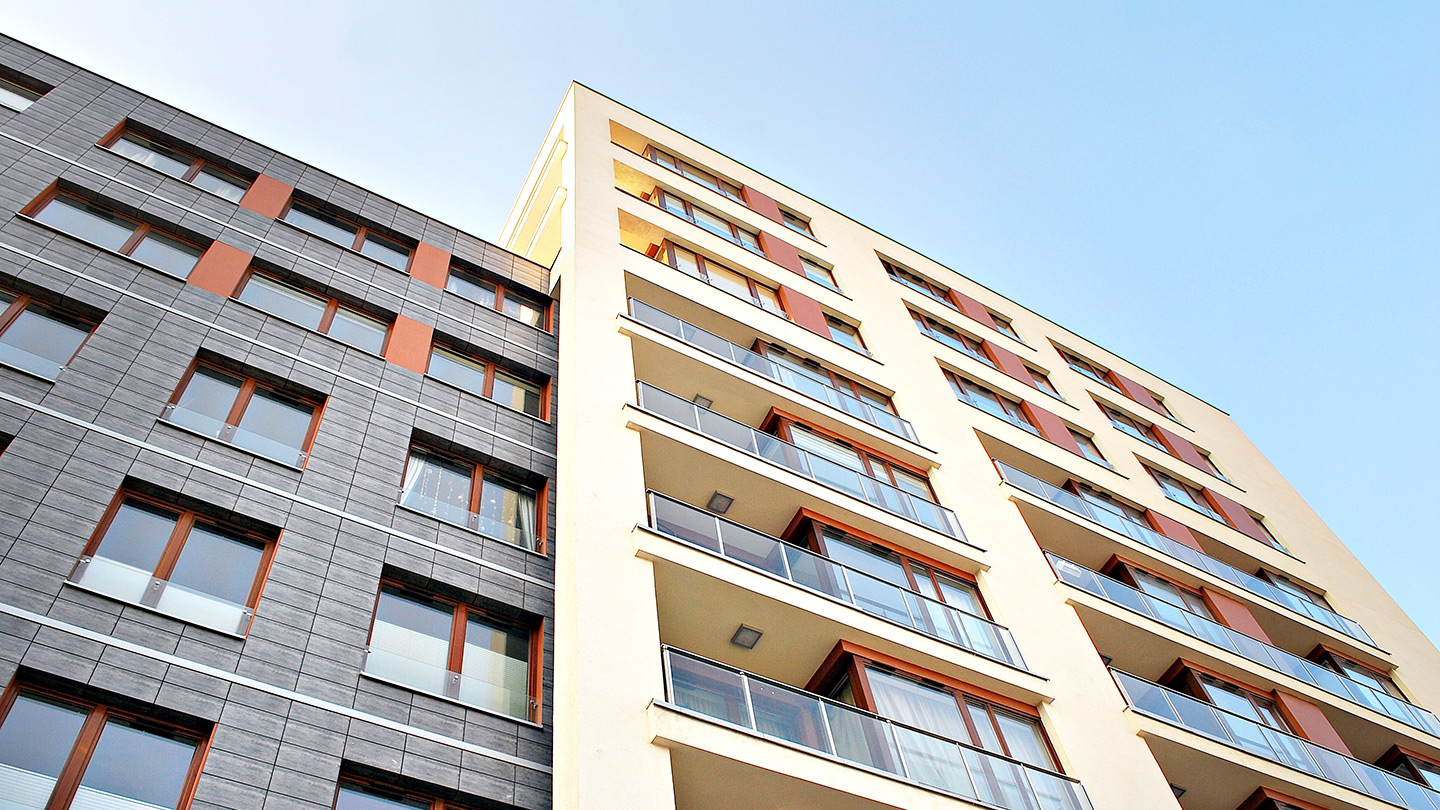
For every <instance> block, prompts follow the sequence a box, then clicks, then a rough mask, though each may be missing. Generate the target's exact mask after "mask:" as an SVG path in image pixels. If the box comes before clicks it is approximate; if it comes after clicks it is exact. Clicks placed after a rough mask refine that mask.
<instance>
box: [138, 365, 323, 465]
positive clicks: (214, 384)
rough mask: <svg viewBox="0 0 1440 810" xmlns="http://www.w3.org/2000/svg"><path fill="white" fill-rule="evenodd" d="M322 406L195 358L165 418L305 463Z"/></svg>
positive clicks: (268, 454) (259, 451) (275, 456)
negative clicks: (196, 360)
mask: <svg viewBox="0 0 1440 810" xmlns="http://www.w3.org/2000/svg"><path fill="white" fill-rule="evenodd" d="M320 410H321V409H320V403H319V402H315V401H311V400H307V399H304V398H301V397H297V396H294V395H291V394H286V393H282V392H280V391H277V390H275V389H273V388H270V387H268V386H265V385H262V384H261V383H259V382H258V381H256V380H255V379H254V378H251V377H246V376H244V375H242V374H237V373H234V372H230V371H225V370H222V369H220V368H217V367H215V366H211V365H209V364H205V363H199V362H196V363H195V364H194V365H192V366H191V367H190V371H189V373H187V374H186V375H185V377H184V379H183V380H181V382H180V387H179V388H178V389H176V391H175V395H174V397H172V398H171V400H170V404H169V405H168V406H166V408H165V420H166V421H168V422H170V423H171V424H174V425H179V426H180V427H183V428H187V429H189V430H193V431H195V432H196V433H199V434H201V435H202V436H207V437H209V438H212V439H219V440H220V441H222V442H230V443H231V444H233V445H235V446H236V447H240V448H243V449H245V450H249V451H250V452H252V453H256V454H258V455H261V456H264V457H266V458H268V459H273V460H274V461H278V462H280V463H281V464H289V465H292V466H295V467H303V466H305V459H306V456H307V454H308V452H309V450H310V443H311V442H312V441H314V438H315V430H316V429H317V428H318V426H319V422H320Z"/></svg>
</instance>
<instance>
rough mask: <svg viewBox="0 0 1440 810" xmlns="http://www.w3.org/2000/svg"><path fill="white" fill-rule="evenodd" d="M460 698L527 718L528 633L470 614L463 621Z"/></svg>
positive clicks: (528, 694)
mask: <svg viewBox="0 0 1440 810" xmlns="http://www.w3.org/2000/svg"><path fill="white" fill-rule="evenodd" d="M460 700H462V701H464V702H465V703H470V704H473V705H475V706H484V707H485V708H487V709H494V710H496V711H499V712H504V713H505V714H508V715H510V716H511V717H520V718H528V717H529V716H530V634H529V633H528V632H526V631H524V630H521V629H519V628H516V627H507V626H505V625H502V624H498V623H496V622H492V621H489V620H487V619H485V618H483V617H480V616H476V615H474V614H473V613H472V614H471V615H470V617H469V620H468V621H467V622H466V623H465V657H464V658H463V659H462V662H461V665H460Z"/></svg>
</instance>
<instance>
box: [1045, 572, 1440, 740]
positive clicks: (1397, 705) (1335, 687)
mask: <svg viewBox="0 0 1440 810" xmlns="http://www.w3.org/2000/svg"><path fill="white" fill-rule="evenodd" d="M1045 556H1046V557H1048V558H1049V559H1050V566H1051V567H1052V568H1054V569H1055V574H1056V575H1057V576H1058V577H1059V578H1060V581H1061V582H1064V583H1066V584H1067V585H1073V586H1075V587H1076V588H1079V589H1080V590H1082V591H1085V592H1087V593H1091V594H1094V595H1095V596H1098V597H1100V598H1101V599H1104V600H1105V601H1107V602H1111V603H1113V604H1116V605H1119V606H1120V607H1123V608H1126V609H1127V610H1131V611H1134V612H1135V613H1139V614H1140V615H1142V616H1148V617H1150V618H1152V619H1154V620H1156V621H1158V622H1161V623H1163V624H1167V625H1169V626H1170V627H1173V628H1175V629H1176V630H1179V631H1180V632H1182V633H1186V634H1188V635H1191V636H1194V637H1195V638H1198V639H1200V640H1202V641H1208V642H1210V643H1211V644H1214V645H1215V646H1217V647H1221V648H1223V649H1225V650H1228V651H1229V652H1232V653H1235V654H1236V655H1238V656H1240V657H1241V658H1244V659H1246V660H1248V661H1253V662H1255V663H1257V664H1259V665H1261V666H1263V667H1267V668H1269V669H1272V670H1274V671H1276V672H1282V673H1284V674H1286V675H1289V676H1291V677H1293V678H1298V679H1299V680H1302V681H1304V682H1305V683H1308V684H1310V685H1311V686H1314V687H1318V688H1320V689H1323V690H1325V691H1326V692H1329V693H1330V694H1332V695H1335V696H1336V697H1339V698H1343V699H1345V700H1348V701H1350V702H1352V703H1357V704H1359V705H1361V706H1364V707H1366V708H1368V709H1373V710H1375V711H1377V712H1380V713H1381V714H1383V715H1386V716H1387V717H1390V718H1391V719H1393V720H1398V721H1400V722H1401V723H1404V724H1405V725H1407V726H1411V727H1413V728H1418V729H1420V730H1421V731H1425V732H1428V733H1430V734H1435V735H1440V719H1437V718H1436V717H1435V715H1434V714H1433V713H1432V712H1430V711H1428V710H1426V709H1422V708H1420V707H1419V706H1416V705H1414V704H1411V703H1407V702H1405V701H1403V700H1400V699H1398V698H1396V697H1395V696H1393V695H1391V694H1389V693H1388V692H1382V691H1380V690H1378V689H1376V688H1374V687H1372V686H1370V685H1368V684H1363V683H1360V682H1359V681H1354V680H1351V679H1350V678H1347V677H1345V676H1343V675H1341V674H1339V673H1337V672H1334V671H1332V670H1329V669H1326V668H1325V667H1322V666H1320V665H1319V664H1317V663H1315V662H1314V661H1308V660H1306V659H1304V658H1301V657H1300V656H1298V655H1295V654H1293V653H1289V652H1286V651H1285V650H1282V649H1280V648H1278V647H1273V646H1271V645H1269V644H1266V643H1264V642H1262V641H1258V640H1256V639H1254V638H1251V637H1250V636H1247V635H1245V634H1244V633H1241V632H1239V631H1237V630H1232V629H1230V628H1229V627H1226V626H1225V625H1223V624H1220V623H1218V622H1215V621H1212V620H1210V619H1207V618H1205V617H1204V616H1201V615H1199V614H1196V613H1191V612H1190V611H1188V610H1184V609H1182V608H1180V607H1178V606H1176V605H1173V604H1171V603H1169V602H1166V601H1165V600H1163V599H1158V598H1156V597H1154V596H1151V595H1150V594H1147V593H1144V592H1142V591H1139V590H1136V589H1135V588H1132V587H1130V586H1129V585H1126V584H1125V583H1123V582H1119V581H1118V580H1114V579H1111V578H1110V577H1107V576H1104V575H1102V574H1098V573H1096V572H1094V571H1091V570H1090V569H1089V568H1086V567H1084V566H1082V565H1078V564H1076V563H1073V562H1070V561H1069V560H1067V559H1065V558H1063V557H1057V556H1055V555H1054V554H1050V553H1048V552H1047V553H1046V555H1045Z"/></svg>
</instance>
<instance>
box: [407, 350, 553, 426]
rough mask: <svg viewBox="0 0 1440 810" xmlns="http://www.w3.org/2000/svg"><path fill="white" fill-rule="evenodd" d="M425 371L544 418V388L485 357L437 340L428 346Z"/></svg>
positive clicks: (509, 406)
mask: <svg viewBox="0 0 1440 810" xmlns="http://www.w3.org/2000/svg"><path fill="white" fill-rule="evenodd" d="M427 373H428V374H429V375H430V376H432V377H434V378H436V379H437V380H444V381H445V382H448V383H450V384H451V385H454V386H456V387H458V388H463V389H465V390H466V391H469V392H470V393H472V394H474V395H476V396H479V397H485V398H486V399H489V400H493V401H495V402H498V403H500V404H501V405H504V406H505V407H507V408H514V409H515V410H517V411H520V412H522V413H527V414H529V415H531V416H533V417H535V418H537V419H543V418H545V417H544V415H543V413H542V411H541V407H542V405H543V403H544V397H543V396H542V392H543V390H544V389H543V387H542V386H540V385H538V384H536V383H533V382H529V381H527V380H523V379H521V378H520V377H518V376H516V375H515V374H514V373H512V372H509V371H506V370H505V369H503V368H501V367H500V366H497V365H496V364H494V363H492V362H489V361H487V360H481V359H479V358H477V357H474V356H471V355H467V354H464V353H461V352H459V351H456V350H454V349H450V348H446V347H445V346H442V345H441V344H439V343H436V344H435V345H434V346H432V347H431V349H430V368H429V371H428V372H427Z"/></svg>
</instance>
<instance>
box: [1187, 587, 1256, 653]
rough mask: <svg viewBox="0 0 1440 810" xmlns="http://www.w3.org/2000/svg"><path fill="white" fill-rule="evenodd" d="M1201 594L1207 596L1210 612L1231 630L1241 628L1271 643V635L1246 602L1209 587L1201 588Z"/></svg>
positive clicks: (1250, 634) (1251, 635) (1254, 636)
mask: <svg viewBox="0 0 1440 810" xmlns="http://www.w3.org/2000/svg"><path fill="white" fill-rule="evenodd" d="M1200 594H1201V595H1202V596H1204V597H1205V604H1207V605H1209V606H1210V612H1211V613H1214V614H1215V618H1217V619H1219V620H1220V623H1221V624H1223V625H1225V626H1226V627H1228V628H1230V629H1231V630H1239V631H1240V632H1242V633H1244V634H1245V635H1247V636H1249V637H1251V638H1258V639H1260V640H1261V641H1263V642H1265V643H1266V644H1270V643H1271V642H1270V637H1269V636H1267V635H1265V630H1264V629H1263V628H1262V627H1260V623H1259V622H1257V621H1255V616H1254V614H1252V613H1251V612H1250V608H1247V607H1245V605H1244V604H1242V603H1240V602H1237V601H1235V600H1234V599H1231V598H1230V597H1228V596H1226V595H1225V594H1223V593H1216V592H1215V591H1212V590H1210V589H1209V588H1201V589H1200Z"/></svg>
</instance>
